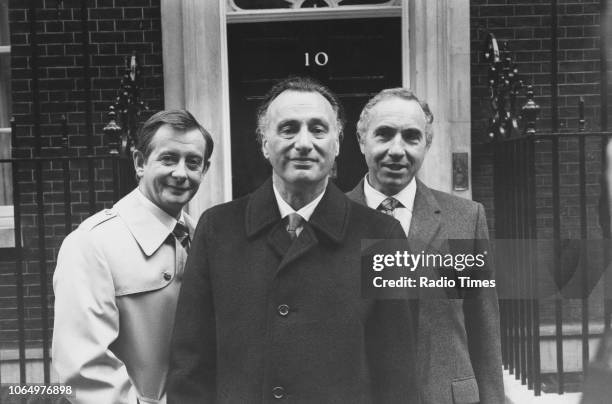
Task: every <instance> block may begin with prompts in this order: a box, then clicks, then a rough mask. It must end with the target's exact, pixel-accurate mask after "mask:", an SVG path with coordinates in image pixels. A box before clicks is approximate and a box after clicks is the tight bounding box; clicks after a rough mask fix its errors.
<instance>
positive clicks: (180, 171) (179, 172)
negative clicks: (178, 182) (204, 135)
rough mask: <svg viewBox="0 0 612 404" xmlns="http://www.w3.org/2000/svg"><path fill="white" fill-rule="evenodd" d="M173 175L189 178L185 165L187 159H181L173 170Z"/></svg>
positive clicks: (179, 177)
mask: <svg viewBox="0 0 612 404" xmlns="http://www.w3.org/2000/svg"><path fill="white" fill-rule="evenodd" d="M172 176H173V177H174V178H177V179H184V178H187V170H186V167H185V160H183V159H181V160H179V162H178V163H177V164H176V166H175V167H174V170H172Z"/></svg>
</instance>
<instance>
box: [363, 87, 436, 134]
mask: <svg viewBox="0 0 612 404" xmlns="http://www.w3.org/2000/svg"><path fill="white" fill-rule="evenodd" d="M390 98H400V99H402V100H406V101H415V102H417V103H418V104H419V105H420V106H421V109H422V110H423V113H424V114H425V121H426V124H427V125H426V127H425V141H426V142H427V144H428V145H429V144H431V141H432V139H433V129H432V127H431V124H432V122H433V120H434V117H433V114H432V113H431V110H430V109H429V105H427V103H426V102H425V101H422V100H420V99H419V98H418V97H417V96H416V95H415V94H414V93H413V92H412V91H411V90H409V89H407V88H403V87H397V88H387V89H385V90H382V91H381V92H379V93H378V94H376V95H375V96H374V97H372V98H371V99H370V101H368V103H367V104H366V105H365V107H363V110H362V111H361V114H360V115H359V121H358V122H357V136H358V138H361V137H362V136H363V135H365V132H366V131H367V129H368V125H369V124H370V111H371V110H372V108H374V106H375V105H376V104H378V103H379V102H381V101H384V100H388V99H390Z"/></svg>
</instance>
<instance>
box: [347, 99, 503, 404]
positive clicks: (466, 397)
mask: <svg viewBox="0 0 612 404" xmlns="http://www.w3.org/2000/svg"><path fill="white" fill-rule="evenodd" d="M432 122H433V115H432V113H431V111H430V109H429V107H428V105H427V104H426V103H425V102H423V101H421V100H419V99H418V98H417V97H416V96H415V94H414V93H412V92H411V91H410V90H407V89H404V88H394V89H387V90H383V91H381V92H380V93H379V94H377V95H376V96H375V97H373V98H372V99H371V100H370V101H369V102H368V103H367V104H366V106H365V107H364V109H363V111H362V113H361V116H360V118H359V122H358V124H357V134H358V137H359V139H358V140H359V145H360V148H361V151H362V153H363V154H364V156H365V160H366V163H367V165H368V173H367V175H366V177H365V178H364V179H363V180H362V181H361V182H360V183H359V184H358V185H357V187H356V188H355V189H353V190H352V191H351V192H349V193H348V194H347V195H348V197H349V198H350V199H352V200H353V201H356V202H359V203H361V204H362V205H366V206H369V207H370V208H373V209H377V210H379V211H382V212H384V213H387V214H388V215H390V216H393V217H395V218H396V219H397V220H398V221H399V222H400V223H401V225H402V227H403V229H404V232H405V233H406V235H407V238H408V243H409V244H410V245H411V246H412V249H413V250H414V252H417V253H418V252H419V251H421V250H424V251H426V252H427V251H434V252H437V253H439V254H443V253H447V252H449V251H450V244H452V243H453V241H454V240H469V241H470V242H469V243H464V242H462V243H461V244H463V246H462V247H461V249H462V250H463V252H465V250H466V249H468V250H471V251H469V252H474V253H482V252H484V251H485V246H486V240H488V237H489V236H488V229H487V223H486V217H485V212H484V209H483V207H482V205H481V204H480V203H476V202H472V201H469V200H466V199H463V198H459V197H456V196H453V195H450V194H447V193H444V192H439V191H436V190H433V189H429V188H428V187H427V186H426V185H425V184H423V183H422V182H421V181H419V180H418V179H417V178H416V176H415V175H416V173H417V172H418V170H419V168H420V167H421V164H422V163H423V160H424V158H425V155H426V153H427V151H428V149H429V146H430V144H431V141H432V138H433V131H432V127H431V124H432ZM455 244H457V243H455ZM488 276H490V277H492V274H491V273H490V271H489V275H488ZM465 296H467V297H468V298H464V299H457V298H443V299H431V298H429V297H428V298H421V299H420V300H419V302H418V306H419V310H418V313H419V314H418V318H417V323H418V335H417V352H418V353H417V363H418V371H417V373H418V374H419V380H418V385H419V388H420V396H421V402H422V403H424V404H453V403H479V402H480V403H485V404H497V403H503V402H504V388H503V381H502V364H501V348H500V332H499V308H498V301H497V294H496V292H495V288H491V287H483V288H476V289H474V290H469V293H468V294H467V295H457V296H452V297H465Z"/></svg>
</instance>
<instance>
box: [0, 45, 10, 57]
mask: <svg viewBox="0 0 612 404" xmlns="http://www.w3.org/2000/svg"><path fill="white" fill-rule="evenodd" d="M10 53H11V45H2V46H0V55H6V54H10Z"/></svg>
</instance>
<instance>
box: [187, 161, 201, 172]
mask: <svg viewBox="0 0 612 404" xmlns="http://www.w3.org/2000/svg"><path fill="white" fill-rule="evenodd" d="M201 165H202V160H199V159H196V160H193V159H192V160H187V167H189V169H191V170H197V169H198V168H200V166H201Z"/></svg>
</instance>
